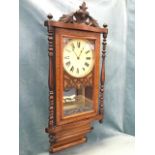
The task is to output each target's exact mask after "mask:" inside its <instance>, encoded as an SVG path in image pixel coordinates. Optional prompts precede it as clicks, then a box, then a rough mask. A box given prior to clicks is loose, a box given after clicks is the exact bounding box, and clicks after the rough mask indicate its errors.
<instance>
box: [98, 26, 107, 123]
mask: <svg viewBox="0 0 155 155" xmlns="http://www.w3.org/2000/svg"><path fill="white" fill-rule="evenodd" d="M103 27H104V28H107V25H103ZM106 38H107V33H103V42H102V47H103V49H102V66H101V75H100V76H101V77H100V104H99V106H100V108H99V113H100V115H102V116H103V115H104V114H103V113H104V109H103V106H104V81H105V54H106V45H107V43H106ZM102 122H103V119H101V120H100V123H102Z"/></svg>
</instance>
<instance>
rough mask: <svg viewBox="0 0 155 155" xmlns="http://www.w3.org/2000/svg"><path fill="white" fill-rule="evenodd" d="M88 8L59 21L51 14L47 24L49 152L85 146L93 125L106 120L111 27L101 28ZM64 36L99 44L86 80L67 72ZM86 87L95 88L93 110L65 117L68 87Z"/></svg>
mask: <svg viewBox="0 0 155 155" xmlns="http://www.w3.org/2000/svg"><path fill="white" fill-rule="evenodd" d="M86 9H87V7H86V4H85V3H83V4H82V5H81V6H80V9H79V10H78V11H76V12H74V13H73V14H71V15H63V16H62V17H61V18H60V20H59V21H53V20H52V19H53V16H52V15H48V20H46V21H45V22H44V25H45V26H47V29H48V44H49V48H48V55H49V82H48V85H49V121H48V127H47V128H46V129H45V131H46V132H47V133H48V135H49V143H50V147H49V152H51V153H53V152H57V151H60V150H63V149H66V148H68V147H71V146H74V145H78V144H82V143H85V142H86V141H87V138H86V136H87V133H89V132H90V131H91V130H92V129H93V127H92V126H91V124H92V122H93V121H95V120H98V121H100V122H102V121H103V118H104V115H103V110H104V108H103V105H104V102H103V99H104V96H103V93H104V80H105V67H104V66H105V53H106V38H107V33H108V28H107V26H106V25H104V26H103V28H101V27H99V25H98V23H97V21H96V20H95V19H93V18H92V17H91V16H90V15H89V14H88V12H87V11H86ZM74 17H75V18H76V19H74ZM100 34H103V43H102V44H103V49H102V65H101V72H100V71H99V68H100V38H101V36H100ZM63 37H68V38H78V39H88V40H93V41H94V42H95V50H94V52H95V65H94V68H93V70H92V72H91V73H90V74H88V75H86V77H84V78H80V79H77V78H75V77H72V76H70V75H68V74H66V73H65V72H64V68H63V62H62V61H63V58H62V55H63V54H62V53H63V46H64V45H63ZM99 72H100V73H101V74H100V73H99ZM99 74H100V75H99ZM66 77H67V78H66ZM99 79H100V81H99ZM71 81H72V82H71ZM99 83H100V87H99ZM84 85H86V86H88V87H89V86H92V87H93V91H92V94H93V95H92V103H93V109H92V110H91V111H86V112H85V111H84V112H80V113H76V114H72V115H69V116H64V103H63V90H64V88H68V87H70V86H72V87H74V88H76V89H77V88H78V87H79V86H84ZM99 90H100V91H99ZM99 92H100V93H99ZM77 93H78V92H77ZM89 93H90V91H89V90H87V92H86V95H87V96H89Z"/></svg>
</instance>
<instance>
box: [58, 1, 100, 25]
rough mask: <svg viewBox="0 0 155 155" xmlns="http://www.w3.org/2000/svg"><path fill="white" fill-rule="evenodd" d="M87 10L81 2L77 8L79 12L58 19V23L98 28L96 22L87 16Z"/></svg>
mask: <svg viewBox="0 0 155 155" xmlns="http://www.w3.org/2000/svg"><path fill="white" fill-rule="evenodd" d="M87 9H88V7H87V6H86V3H85V2H83V3H82V5H81V6H79V10H77V11H76V12H73V13H70V14H67V15H63V16H62V17H60V19H59V21H61V22H64V23H79V24H82V23H83V24H86V25H89V26H94V27H99V25H98V23H97V21H96V20H95V19H94V18H93V17H91V16H90V15H89V12H88V11H87Z"/></svg>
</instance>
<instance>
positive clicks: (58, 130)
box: [45, 116, 101, 153]
mask: <svg viewBox="0 0 155 155" xmlns="http://www.w3.org/2000/svg"><path fill="white" fill-rule="evenodd" d="M97 118H100V117H99V116H98V117H97ZM100 119H101V118H100ZM91 122H92V120H91V119H88V120H83V121H80V122H76V123H75V122H73V123H69V124H65V125H63V126H57V127H55V128H53V129H46V130H45V131H46V132H47V133H48V134H49V135H50V136H49V137H52V138H51V139H53V140H51V142H50V143H51V145H50V148H49V152H50V153H54V152H57V151H60V150H63V149H66V148H68V147H72V146H74V145H77V144H82V143H85V142H86V141H87V137H86V135H87V133H89V132H90V131H91V130H92V129H93V127H92V126H91Z"/></svg>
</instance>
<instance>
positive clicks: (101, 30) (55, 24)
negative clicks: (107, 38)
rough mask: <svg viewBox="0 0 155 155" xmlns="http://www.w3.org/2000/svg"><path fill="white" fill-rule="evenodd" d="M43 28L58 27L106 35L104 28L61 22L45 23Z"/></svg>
mask: <svg viewBox="0 0 155 155" xmlns="http://www.w3.org/2000/svg"><path fill="white" fill-rule="evenodd" d="M44 25H45V26H53V27H60V28H65V29H72V30H73V29H74V30H80V31H91V32H97V33H107V32H108V31H107V29H106V28H100V27H92V26H89V25H84V24H78V23H73V24H72V23H63V22H56V21H49V20H48V21H45V23H44Z"/></svg>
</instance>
